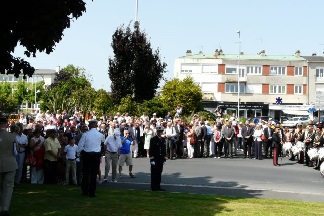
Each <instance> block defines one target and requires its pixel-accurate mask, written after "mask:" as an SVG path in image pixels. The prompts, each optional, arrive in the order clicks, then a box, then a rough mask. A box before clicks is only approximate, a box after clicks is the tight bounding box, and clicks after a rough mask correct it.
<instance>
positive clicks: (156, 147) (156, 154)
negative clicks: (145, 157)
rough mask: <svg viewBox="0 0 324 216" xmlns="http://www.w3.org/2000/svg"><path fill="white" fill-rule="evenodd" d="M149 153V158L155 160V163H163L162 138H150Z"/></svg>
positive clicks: (163, 145)
mask: <svg viewBox="0 0 324 216" xmlns="http://www.w3.org/2000/svg"><path fill="white" fill-rule="evenodd" d="M149 155H150V158H151V160H153V161H155V163H163V162H164V161H165V157H166V145H165V139H164V138H162V137H161V138H160V137H158V136H154V137H153V138H152V139H151V140H150V149H149Z"/></svg>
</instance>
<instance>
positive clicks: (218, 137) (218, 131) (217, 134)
mask: <svg viewBox="0 0 324 216" xmlns="http://www.w3.org/2000/svg"><path fill="white" fill-rule="evenodd" d="M222 138H223V135H222V124H221V123H220V122H218V123H216V128H215V131H214V142H215V157H214V158H218V159H219V158H220V157H221V156H222V149H223V142H222Z"/></svg>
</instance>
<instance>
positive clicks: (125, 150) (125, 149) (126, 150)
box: [118, 130, 135, 178]
mask: <svg viewBox="0 0 324 216" xmlns="http://www.w3.org/2000/svg"><path fill="white" fill-rule="evenodd" d="M120 140H121V144H122V146H121V147H120V149H119V155H120V156H119V161H118V165H119V169H118V171H119V177H121V172H122V170H123V166H124V163H125V162H126V166H128V170H129V176H130V177H131V178H135V175H134V174H133V173H132V171H133V160H132V152H131V144H132V137H131V135H130V134H129V132H128V130H124V135H123V136H121V137H120Z"/></svg>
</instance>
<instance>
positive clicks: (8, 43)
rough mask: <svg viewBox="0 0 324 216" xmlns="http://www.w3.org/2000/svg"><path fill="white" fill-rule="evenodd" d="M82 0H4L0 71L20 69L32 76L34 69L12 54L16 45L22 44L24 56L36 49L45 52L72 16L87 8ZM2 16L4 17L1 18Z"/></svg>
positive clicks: (55, 41) (0, 9)
mask: <svg viewBox="0 0 324 216" xmlns="http://www.w3.org/2000/svg"><path fill="white" fill-rule="evenodd" d="M85 6H86V3H85V1H83V0H69V1H66V0H46V1H42V0H35V1H20V0H11V1H3V2H2V3H1V7H0V19H1V20H3V22H2V24H1V27H0V72H1V73H5V71H7V74H15V76H16V77H18V75H19V74H20V73H21V71H23V74H24V76H27V75H28V76H32V75H33V73H34V71H35V69H34V67H32V66H31V65H30V64H29V62H27V61H25V60H24V59H22V58H19V57H14V56H13V53H14V51H15V48H16V47H17V46H18V45H21V46H23V47H24V48H25V51H24V54H25V55H26V56H27V57H30V56H33V57H36V52H37V51H39V52H45V53H47V54H49V53H51V52H52V51H53V50H54V47H55V45H56V44H57V43H59V42H60V41H61V40H62V36H63V31H64V30H65V29H66V28H69V27H70V24H71V21H73V19H77V18H79V17H80V16H81V15H82V14H83V13H84V12H85V11H86V7H85ZM4 20H5V21H4Z"/></svg>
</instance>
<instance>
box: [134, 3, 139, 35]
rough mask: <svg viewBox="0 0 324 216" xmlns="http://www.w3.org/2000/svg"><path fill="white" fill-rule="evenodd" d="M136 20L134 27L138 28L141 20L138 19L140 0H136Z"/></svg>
mask: <svg viewBox="0 0 324 216" xmlns="http://www.w3.org/2000/svg"><path fill="white" fill-rule="evenodd" d="M135 3H136V4H135V5H136V6H135V22H134V29H135V30H138V28H139V21H138V0H135Z"/></svg>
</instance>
